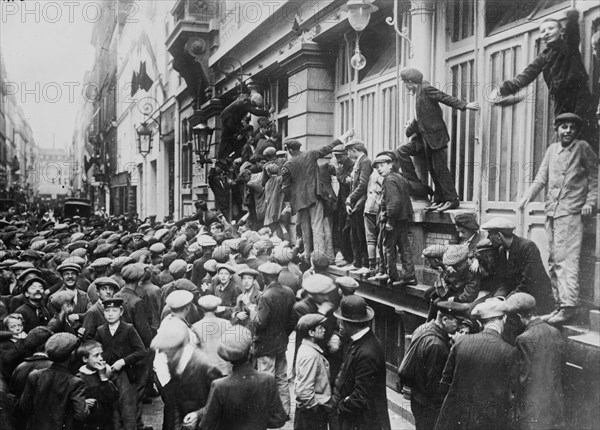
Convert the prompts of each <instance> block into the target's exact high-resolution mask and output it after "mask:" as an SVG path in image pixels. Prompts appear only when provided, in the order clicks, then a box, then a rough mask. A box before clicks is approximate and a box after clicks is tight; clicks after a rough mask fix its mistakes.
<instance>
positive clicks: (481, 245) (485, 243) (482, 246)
mask: <svg viewBox="0 0 600 430" xmlns="http://www.w3.org/2000/svg"><path fill="white" fill-rule="evenodd" d="M492 248H494V245H493V244H492V241H491V240H489V239H488V238H485V239H481V240H480V241H479V242H477V249H478V250H486V249H492Z"/></svg>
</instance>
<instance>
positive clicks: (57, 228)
mask: <svg viewBox="0 0 600 430" xmlns="http://www.w3.org/2000/svg"><path fill="white" fill-rule="evenodd" d="M68 229H69V224H64V223H63V224H56V225H55V226H54V229H53V230H54V231H55V232H61V231H65V230H68Z"/></svg>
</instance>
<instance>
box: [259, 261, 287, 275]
mask: <svg viewBox="0 0 600 430" xmlns="http://www.w3.org/2000/svg"><path fill="white" fill-rule="evenodd" d="M282 270H283V267H281V266H280V265H279V264H277V263H271V262H269V263H263V264H261V265H260V266H258V271H259V272H260V273H264V274H265V275H278V274H279V272H281V271H282Z"/></svg>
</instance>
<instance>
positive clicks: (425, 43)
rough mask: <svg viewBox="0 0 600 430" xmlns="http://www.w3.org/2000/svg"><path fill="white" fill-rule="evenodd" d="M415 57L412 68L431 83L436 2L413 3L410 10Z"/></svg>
mask: <svg viewBox="0 0 600 430" xmlns="http://www.w3.org/2000/svg"><path fill="white" fill-rule="evenodd" d="M410 16H411V24H412V34H411V41H412V43H413V57H412V58H411V59H410V60H409V63H410V67H414V68H416V69H419V70H420V71H421V72H422V73H423V76H424V77H425V79H426V80H428V81H431V79H432V76H431V66H432V64H431V52H432V51H433V40H432V37H431V35H432V30H433V22H434V16H435V0H422V1H419V2H413V3H412V7H411V9H410Z"/></svg>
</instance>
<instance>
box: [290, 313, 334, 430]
mask: <svg viewBox="0 0 600 430" xmlns="http://www.w3.org/2000/svg"><path fill="white" fill-rule="evenodd" d="M325 321H327V317H326V316H325V315H322V314H306V315H303V316H302V317H301V318H300V319H299V320H298V324H296V331H297V334H298V336H300V337H301V338H302V343H301V345H300V348H298V353H297V354H296V382H295V384H294V391H295V393H296V414H295V419H294V430H313V429H314V430H327V421H328V409H327V406H326V405H329V402H330V400H331V385H330V384H329V363H328V362H327V360H326V359H325V357H324V356H323V349H321V347H320V346H319V345H318V343H317V342H318V341H320V340H323V339H324V338H325V327H324V326H323V323H324V322H325Z"/></svg>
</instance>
